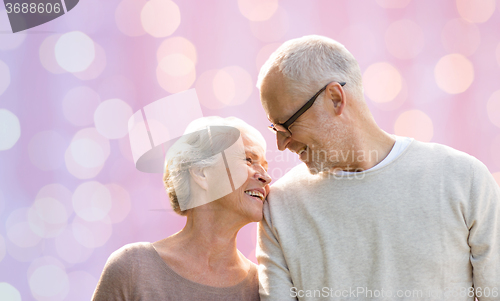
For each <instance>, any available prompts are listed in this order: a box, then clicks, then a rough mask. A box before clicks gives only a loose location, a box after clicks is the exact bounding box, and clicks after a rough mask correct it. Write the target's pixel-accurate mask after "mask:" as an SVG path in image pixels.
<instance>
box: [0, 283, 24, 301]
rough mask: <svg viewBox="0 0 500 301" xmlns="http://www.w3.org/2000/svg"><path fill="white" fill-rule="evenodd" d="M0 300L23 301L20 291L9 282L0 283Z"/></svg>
mask: <svg viewBox="0 0 500 301" xmlns="http://www.w3.org/2000/svg"><path fill="white" fill-rule="evenodd" d="M0 299H1V300H3V301H21V300H22V299H21V294H20V293H19V291H18V290H17V289H16V288H15V287H13V286H12V285H10V284H9V283H7V282H0Z"/></svg>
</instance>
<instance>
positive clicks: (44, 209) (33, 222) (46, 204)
mask: <svg viewBox="0 0 500 301" xmlns="http://www.w3.org/2000/svg"><path fill="white" fill-rule="evenodd" d="M67 220H68V212H67V211H66V208H65V206H64V205H63V204H62V203H61V202H59V201H58V200H57V199H54V198H50V197H46V198H40V199H37V200H36V201H35V202H34V203H33V205H32V206H31V207H30V209H29V210H28V223H29V225H30V228H31V230H32V231H33V232H34V233H36V234H37V235H38V236H40V237H43V238H51V237H56V236H58V235H59V234H61V232H62V231H63V230H64V228H65V227H66V222H67Z"/></svg>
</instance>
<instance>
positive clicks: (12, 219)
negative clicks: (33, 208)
mask: <svg viewBox="0 0 500 301" xmlns="http://www.w3.org/2000/svg"><path fill="white" fill-rule="evenodd" d="M28 210H29V208H24V207H23V208H18V209H16V210H14V211H12V212H11V213H10V215H9V217H8V218H7V221H6V223H5V228H6V231H7V237H8V238H9V240H10V241H11V242H12V243H13V244H15V245H16V246H18V247H20V248H29V247H33V246H36V245H37V244H38V243H39V242H40V240H41V237H40V236H38V235H36V234H35V233H34V232H33V230H31V227H30V224H29V223H28Z"/></svg>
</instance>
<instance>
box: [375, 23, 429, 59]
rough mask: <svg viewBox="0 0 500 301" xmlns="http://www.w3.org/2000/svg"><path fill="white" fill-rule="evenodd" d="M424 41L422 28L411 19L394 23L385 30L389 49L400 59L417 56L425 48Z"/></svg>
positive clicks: (386, 43)
mask: <svg viewBox="0 0 500 301" xmlns="http://www.w3.org/2000/svg"><path fill="white" fill-rule="evenodd" d="M424 42H425V37H424V33H423V32H422V29H421V28H420V26H418V25H417V24H416V23H415V22H413V21H411V20H409V19H403V20H399V21H396V22H394V23H392V24H391V25H389V27H388V28H387V30H386V32H385V45H386V46H387V50H389V52H390V53H391V54H392V55H393V56H395V57H397V58H398V59H411V58H414V57H416V56H417V55H418V54H419V53H420V52H421V51H422V49H423V48H424Z"/></svg>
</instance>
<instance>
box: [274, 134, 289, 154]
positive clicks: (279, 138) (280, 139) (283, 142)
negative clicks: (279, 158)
mask: <svg viewBox="0 0 500 301" xmlns="http://www.w3.org/2000/svg"><path fill="white" fill-rule="evenodd" d="M291 140H292V137H287V136H286V135H284V134H282V133H281V132H277V133H276V142H277V144H278V149H279V150H280V151H284V150H285V149H286V146H287V145H288V143H290V141H291Z"/></svg>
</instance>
